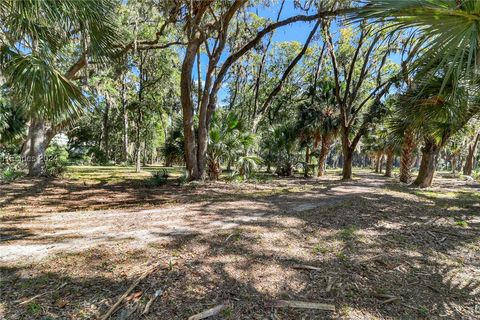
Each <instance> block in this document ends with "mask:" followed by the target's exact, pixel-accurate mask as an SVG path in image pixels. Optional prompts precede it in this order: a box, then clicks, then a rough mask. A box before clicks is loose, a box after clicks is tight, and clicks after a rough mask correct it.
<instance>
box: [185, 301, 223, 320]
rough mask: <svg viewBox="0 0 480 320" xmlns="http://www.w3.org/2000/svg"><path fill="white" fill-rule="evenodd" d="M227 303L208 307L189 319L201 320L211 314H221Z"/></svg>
mask: <svg viewBox="0 0 480 320" xmlns="http://www.w3.org/2000/svg"><path fill="white" fill-rule="evenodd" d="M225 307H226V305H225V304H220V305H218V306H216V307H213V308H211V309H207V310H205V311H202V312H200V313H197V314H195V315H193V316H191V317H189V318H188V320H201V319H205V318H208V317H211V316H215V315H217V314H219V313H220V312H221V311H222V310H223V309H225Z"/></svg>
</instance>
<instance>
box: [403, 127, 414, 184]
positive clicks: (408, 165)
mask: <svg viewBox="0 0 480 320" xmlns="http://www.w3.org/2000/svg"><path fill="white" fill-rule="evenodd" d="M414 152H415V136H414V134H413V131H412V130H407V131H405V136H404V140H403V144H402V155H401V157H400V182H403V183H410V181H411V179H412V171H411V170H412V165H413V162H414V161H415V158H414Z"/></svg>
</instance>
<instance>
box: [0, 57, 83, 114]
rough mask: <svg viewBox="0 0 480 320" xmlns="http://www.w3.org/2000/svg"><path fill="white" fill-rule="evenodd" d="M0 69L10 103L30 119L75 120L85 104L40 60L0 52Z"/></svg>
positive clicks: (60, 75) (69, 86) (59, 76)
mask: <svg viewBox="0 0 480 320" xmlns="http://www.w3.org/2000/svg"><path fill="white" fill-rule="evenodd" d="M0 50H1V54H0V56H1V57H2V58H3V60H2V69H3V72H4V75H5V77H6V80H7V85H8V87H9V88H10V91H11V95H12V97H13V102H14V103H15V104H16V105H19V106H20V107H22V109H23V110H25V112H26V113H28V114H29V115H30V116H35V117H43V118H45V119H48V120H57V119H60V118H64V117H65V115H68V116H69V117H71V118H75V116H76V115H78V113H79V112H80V110H81V108H82V107H83V106H86V105H88V101H87V99H86V98H85V96H84V95H83V93H82V92H81V90H80V89H78V88H77V86H75V85H74V84H73V83H72V82H70V81H69V80H68V79H66V78H65V77H64V76H63V75H62V74H61V73H60V72H58V71H57V70H55V69H54V68H52V67H51V66H50V64H48V63H47V62H45V61H44V60H43V59H40V58H39V57H37V56H35V55H22V54H18V53H15V52H13V51H11V50H9V49H8V48H6V47H3V48H0Z"/></svg>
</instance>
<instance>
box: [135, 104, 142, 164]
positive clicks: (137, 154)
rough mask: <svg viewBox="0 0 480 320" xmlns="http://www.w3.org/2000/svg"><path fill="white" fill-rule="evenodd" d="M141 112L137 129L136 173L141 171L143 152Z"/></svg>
mask: <svg viewBox="0 0 480 320" xmlns="http://www.w3.org/2000/svg"><path fill="white" fill-rule="evenodd" d="M140 117H141V116H140V112H139V116H138V118H139V119H138V122H137V127H136V128H135V172H140V170H141V168H142V167H141V158H142V150H141V146H140Z"/></svg>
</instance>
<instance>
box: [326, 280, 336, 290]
mask: <svg viewBox="0 0 480 320" xmlns="http://www.w3.org/2000/svg"><path fill="white" fill-rule="evenodd" d="M333 283H334V279H333V278H332V277H328V280H327V289H325V291H326V292H330V291H331V290H332V286H333Z"/></svg>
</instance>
